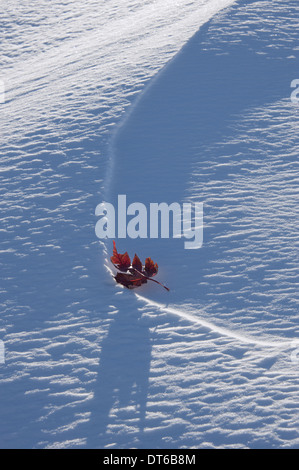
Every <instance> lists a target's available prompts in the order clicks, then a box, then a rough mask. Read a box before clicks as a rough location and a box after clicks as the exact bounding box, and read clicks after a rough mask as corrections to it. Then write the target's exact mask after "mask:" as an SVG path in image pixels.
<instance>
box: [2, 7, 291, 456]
mask: <svg viewBox="0 0 299 470" xmlns="http://www.w3.org/2000/svg"><path fill="white" fill-rule="evenodd" d="M225 7H228V8H225ZM223 8H225V9H223ZM222 9H223V10H222ZM220 10H222V11H220ZM219 11H220V13H219ZM210 18H212V20H211V21H208V20H209V19H210ZM202 25H203V26H202ZM200 26H202V27H201V28H200ZM297 26H298V4H297V1H295V0H272V1H256V2H253V1H238V2H235V3H234V2H233V1H228V0H226V1H225V0H223V1H221V0H201V1H197V2H188V1H187V0H179V1H176V2H172V1H165V0H156V1H153V0H151V1H149V0H148V1H143V2H139V1H137V0H135V1H132V0H131V1H130V0H125V1H121V2H120V1H118V0H109V1H105V2H104V1H103V2H96V1H92V0H89V1H88V0H87V1H84V2H82V1H81V0H76V1H67V0H66V1H64V2H51V3H50V2H46V1H42V2H39V8H38V9H37V8H36V7H35V6H34V4H32V3H31V2H26V1H25V0H23V1H21V2H14V1H11V2H9V4H8V5H5V13H4V20H3V26H2V28H1V32H0V34H1V45H0V50H1V58H2V59H1V62H2V64H1V65H2V66H1V77H0V78H1V79H2V80H3V81H4V82H5V88H6V93H5V103H3V104H0V106H1V111H2V113H1V121H0V125H1V167H0V171H1V188H0V189H1V202H0V204H1V227H0V230H1V241H0V243H1V246H0V250H1V286H0V288H1V317H0V318H1V319H0V321H1V323H0V328H1V329H0V339H1V340H3V341H4V345H5V363H4V364H0V385H1V388H0V390H1V400H0V423H1V424H0V447H1V448H16V447H22V448H87V447H88V448H91V447H92V448H104V447H106V448H131V447H136V448H190V447H194V448H248V447H249V448H258V447H267V448H275V447H280V448H298V447H299V438H298V405H299V403H298V367H299V360H298V358H297V355H296V354H297V353H296V349H295V344H294V340H296V338H298V319H297V318H298V317H297V314H298V277H299V266H298V228H297V220H298V147H299V144H298V137H297V134H298V110H299V107H298V106H299V105H296V104H294V103H292V102H291V100H290V94H291V91H292V89H291V88H290V84H291V81H292V80H293V79H296V78H299V77H298V46H297V43H298V41H297V35H298V32H297V31H298V27H297ZM183 46H184V47H183ZM179 51H180V52H179ZM165 65H166V66H165ZM164 66H165V67H164ZM152 78H153V80H150V79H152ZM143 88H145V89H144V91H143V92H142V89H143ZM136 97H138V99H136ZM128 109H129V110H130V112H129V113H128ZM125 111H127V113H125ZM122 118H124V120H123V121H121V119H122ZM120 123H121V126H118V125H119V124H120ZM117 194H127V197H128V201H129V202H135V201H139V202H143V203H144V204H148V203H149V202H162V201H165V202H168V203H171V202H174V201H176V202H179V203H182V202H187V201H200V202H203V203H204V223H205V227H204V244H203V247H202V248H201V249H200V250H195V251H194V250H184V248H183V241H182V240H150V239H142V240H135V241H132V240H129V239H128V240H118V241H117V244H118V248H119V250H120V251H121V252H122V251H125V250H128V251H129V252H130V254H132V255H133V254H134V252H135V251H136V252H137V253H138V254H139V255H140V257H142V258H145V257H146V256H148V255H150V256H152V257H153V258H154V260H155V261H157V262H158V263H159V267H160V272H159V277H158V279H159V280H161V281H162V282H165V283H166V284H167V285H168V286H169V287H170V288H171V291H170V293H168V292H166V291H164V290H162V289H161V288H160V287H158V286H156V285H151V286H150V285H149V284H148V285H146V286H144V287H142V289H140V291H138V292H137V293H135V292H134V293H133V292H130V291H127V290H123V289H122V288H120V287H118V286H116V285H115V283H114V281H113V279H111V277H110V275H109V272H107V269H106V264H107V263H106V261H105V257H106V256H107V254H108V255H110V252H111V241H109V242H107V243H106V244H105V245H103V244H102V243H100V242H99V240H97V238H96V236H95V232H94V226H95V223H96V217H95V215H94V211H95V207H96V205H97V204H98V203H100V202H102V200H103V199H104V198H109V199H110V200H112V201H115V199H116V197H117ZM107 250H108V252H107ZM298 357H299V354H298Z"/></svg>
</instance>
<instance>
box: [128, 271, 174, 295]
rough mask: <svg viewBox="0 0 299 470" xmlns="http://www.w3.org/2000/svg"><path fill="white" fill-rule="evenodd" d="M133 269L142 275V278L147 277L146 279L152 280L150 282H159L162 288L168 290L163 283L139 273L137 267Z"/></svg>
mask: <svg viewBox="0 0 299 470" xmlns="http://www.w3.org/2000/svg"><path fill="white" fill-rule="evenodd" d="M133 269H134V271H136V273H138V274H139V275H140V276H142V277H143V278H144V279H147V280H148V281H152V282H155V283H156V284H159V285H160V286H161V287H164V289H166V290H167V291H168V292H169V291H170V289H169V288H168V287H166V286H164V284H161V282H159V281H156V279H152V278H151V277H148V276H145V275H144V274H143V273H141V272H140V271H138V269H136V268H133Z"/></svg>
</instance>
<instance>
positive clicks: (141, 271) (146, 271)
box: [110, 240, 169, 291]
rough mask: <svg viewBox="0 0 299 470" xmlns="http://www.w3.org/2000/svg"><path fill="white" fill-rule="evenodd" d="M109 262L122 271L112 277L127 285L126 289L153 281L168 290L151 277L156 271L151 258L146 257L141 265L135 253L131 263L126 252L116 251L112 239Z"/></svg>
mask: <svg viewBox="0 0 299 470" xmlns="http://www.w3.org/2000/svg"><path fill="white" fill-rule="evenodd" d="M110 259H111V262H112V263H113V264H114V266H115V267H116V268H117V269H118V270H119V271H122V272H118V273H117V274H116V276H114V279H115V280H116V282H118V283H119V284H122V285H123V286H125V287H127V288H128V289H133V288H135V287H140V286H141V285H142V284H146V283H147V281H148V280H149V281H153V282H155V283H157V284H159V285H160V286H162V287H164V289H166V290H168V291H169V289H168V287H166V286H164V285H163V284H161V283H160V282H158V281H156V280H155V279H151V277H152V276H155V275H156V274H157V272H158V265H157V263H154V262H153V260H152V259H151V258H146V260H145V265H144V266H143V265H142V263H141V261H140V259H139V257H138V256H137V255H136V254H135V256H134V259H133V262H132V264H131V260H130V257H129V255H128V253H127V252H125V253H124V254H120V253H118V251H117V249H116V245H115V241H114V240H113V256H111V258H110Z"/></svg>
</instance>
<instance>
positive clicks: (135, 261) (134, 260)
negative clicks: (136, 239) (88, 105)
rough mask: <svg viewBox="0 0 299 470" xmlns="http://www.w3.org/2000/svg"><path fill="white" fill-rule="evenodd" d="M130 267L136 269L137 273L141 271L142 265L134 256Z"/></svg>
mask: <svg viewBox="0 0 299 470" xmlns="http://www.w3.org/2000/svg"><path fill="white" fill-rule="evenodd" d="M132 267H133V268H135V269H137V271H142V263H141V261H140V259H139V257H138V256H137V255H136V254H135V256H134V259H133V262H132Z"/></svg>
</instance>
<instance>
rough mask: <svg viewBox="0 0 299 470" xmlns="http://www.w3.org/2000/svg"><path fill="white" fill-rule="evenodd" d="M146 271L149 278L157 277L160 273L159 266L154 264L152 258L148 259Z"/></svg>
mask: <svg viewBox="0 0 299 470" xmlns="http://www.w3.org/2000/svg"><path fill="white" fill-rule="evenodd" d="M144 271H145V273H146V274H147V276H155V275H156V274H157V272H158V265H157V263H155V264H154V262H153V260H152V259H151V258H146V260H145V266H144Z"/></svg>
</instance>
